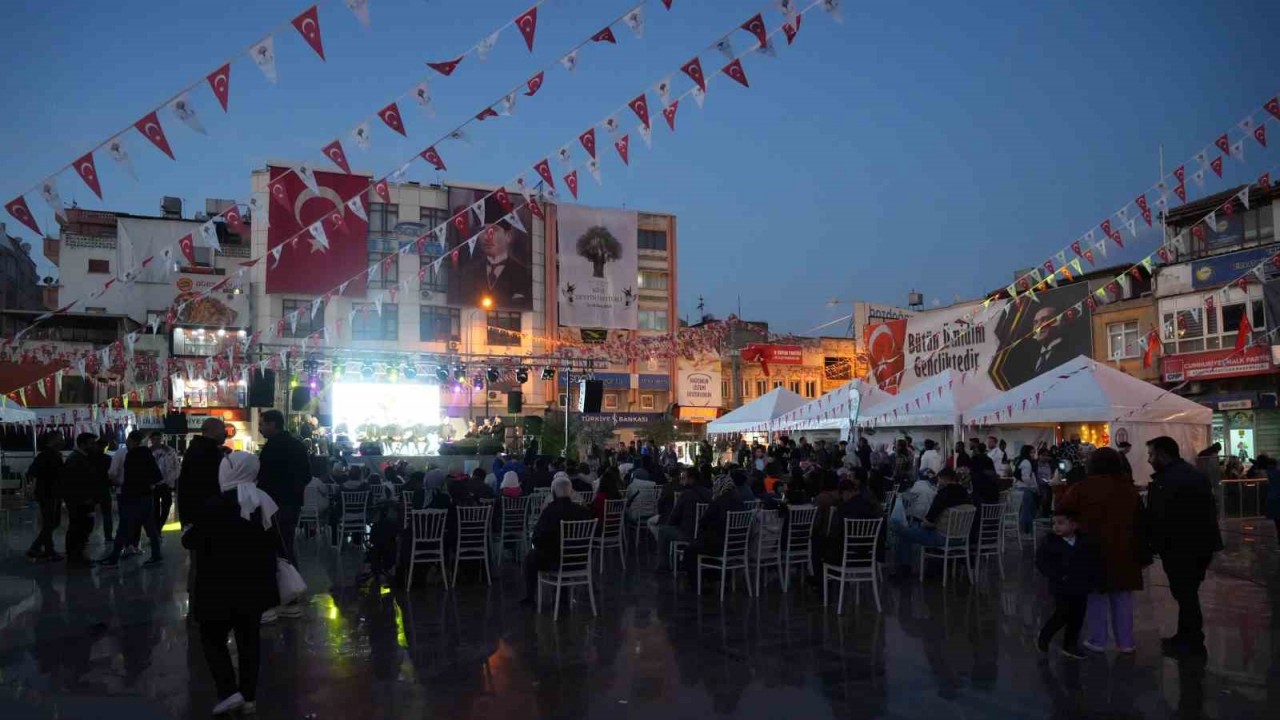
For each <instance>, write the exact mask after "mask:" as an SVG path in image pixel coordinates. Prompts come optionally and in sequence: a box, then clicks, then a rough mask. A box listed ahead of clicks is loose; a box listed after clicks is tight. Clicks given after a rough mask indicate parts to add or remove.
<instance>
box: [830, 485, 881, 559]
mask: <svg viewBox="0 0 1280 720" xmlns="http://www.w3.org/2000/svg"><path fill="white" fill-rule="evenodd" d="M838 492H839V495H840V502H839V504H838V505H836V508H835V511H834V512H833V513H832V515H831V532H830V533H829V534H828V535H827V541H826V544H825V546H824V547H823V551H822V553H821V554H820V555H821V557H819V553H814V554H813V577H814V578H815V579H816V578H820V577H822V572H821V564H820V563H821V562H827V563H830V564H832V565H840V564H841V562H843V559H844V521H845V520H876V519H878V518H880V517H881V511H880V506H879V504H878V503H876V501H875V498H874V497H872V496H871V493H870V492H869V491H868V490H866V489H864V488H863V486H862V483H861V482H859V481H858V480H857V478H856V476H855V477H854V478H851V479H845V480H841V481H840V487H839V490H838ZM880 532H881V533H883V532H884V527H883V525H882V526H881V528H880ZM878 552H879V554H880V555H883V554H884V542H883V541H882V542H881V543H880V544H879V550H878ZM878 559H880V558H877V560H878Z"/></svg>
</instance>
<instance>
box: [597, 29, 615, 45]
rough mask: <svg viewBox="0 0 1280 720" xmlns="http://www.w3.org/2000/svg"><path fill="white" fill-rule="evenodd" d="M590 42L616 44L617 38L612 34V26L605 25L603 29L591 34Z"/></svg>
mask: <svg viewBox="0 0 1280 720" xmlns="http://www.w3.org/2000/svg"><path fill="white" fill-rule="evenodd" d="M591 41H592V42H603V43H610V44H613V45H616V44H618V38H617V37H616V36H615V35H614V34H613V28H611V27H608V26H605V29H603V30H601V31H600V32H598V33H596V34H595V35H592V36H591Z"/></svg>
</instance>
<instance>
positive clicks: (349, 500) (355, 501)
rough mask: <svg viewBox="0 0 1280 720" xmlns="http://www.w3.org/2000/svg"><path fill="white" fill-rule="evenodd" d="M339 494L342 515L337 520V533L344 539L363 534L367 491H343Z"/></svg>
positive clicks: (367, 499) (367, 500)
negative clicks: (340, 496)
mask: <svg viewBox="0 0 1280 720" xmlns="http://www.w3.org/2000/svg"><path fill="white" fill-rule="evenodd" d="M341 494H342V515H341V517H340V518H339V520H338V532H339V533H340V534H341V538H343V539H345V538H348V537H351V535H352V534H353V533H363V532H365V528H366V524H367V523H366V522H365V521H366V518H365V511H364V508H365V505H367V504H368V502H369V491H367V490H343V491H342V493H341Z"/></svg>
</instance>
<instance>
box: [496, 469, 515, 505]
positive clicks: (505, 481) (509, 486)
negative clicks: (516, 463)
mask: <svg viewBox="0 0 1280 720" xmlns="http://www.w3.org/2000/svg"><path fill="white" fill-rule="evenodd" d="M498 492H500V493H502V496H503V497H512V498H518V497H520V476H519V475H517V474H515V473H514V472H513V471H511V470H508V471H507V472H506V473H505V474H503V476H502V486H501V487H499V488H498Z"/></svg>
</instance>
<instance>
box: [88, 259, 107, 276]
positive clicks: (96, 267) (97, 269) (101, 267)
mask: <svg viewBox="0 0 1280 720" xmlns="http://www.w3.org/2000/svg"><path fill="white" fill-rule="evenodd" d="M89 272H91V273H94V274H100V275H109V274H111V261H110V260H95V259H94V258H89Z"/></svg>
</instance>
